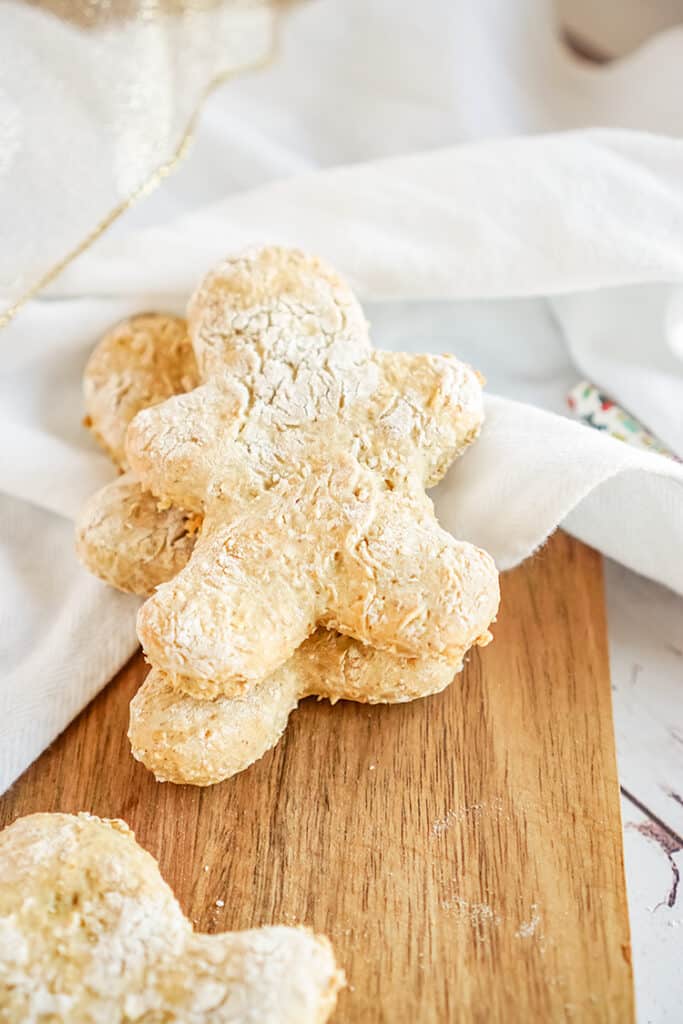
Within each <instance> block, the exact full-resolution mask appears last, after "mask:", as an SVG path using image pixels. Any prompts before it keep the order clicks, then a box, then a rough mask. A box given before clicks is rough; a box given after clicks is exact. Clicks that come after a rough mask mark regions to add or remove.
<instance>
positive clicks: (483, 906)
mask: <svg viewBox="0 0 683 1024" xmlns="http://www.w3.org/2000/svg"><path fill="white" fill-rule="evenodd" d="M441 909H442V910H445V911H446V912H447V913H450V914H454V915H455V916H456V917H458V918H460V919H461V920H466V921H467V922H468V923H469V924H471V925H472V927H473V928H476V929H477V930H478V931H479V933H480V938H482V939H483V938H484V934H483V933H484V929H485V928H486V927H487V926H498V925H499V924H500V914H497V913H496V912H495V910H494V909H493V907H490V906H489V904H488V903H470V901H469V900H465V899H463V898H462V897H461V896H452V897H451V898H450V899H447V900H442V901H441Z"/></svg>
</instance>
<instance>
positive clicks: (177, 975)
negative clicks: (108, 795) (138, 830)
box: [0, 814, 344, 1024]
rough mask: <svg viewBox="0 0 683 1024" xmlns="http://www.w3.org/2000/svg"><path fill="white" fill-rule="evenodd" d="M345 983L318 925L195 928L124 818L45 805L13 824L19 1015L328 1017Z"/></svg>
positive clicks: (11, 941)
mask: <svg viewBox="0 0 683 1024" xmlns="http://www.w3.org/2000/svg"><path fill="white" fill-rule="evenodd" d="M343 984H344V976H343V974H342V972H341V971H340V970H339V969H338V968H337V966H336V964H335V961H334V956H333V953H332V949H331V946H330V944H329V942H328V941H327V939H325V938H322V937H321V936H317V935H313V934H312V933H311V932H309V931H308V930H306V929H304V928H285V927H270V928H260V929H255V930H253V931H245V932H232V933H230V932H224V933H223V934H218V935H202V934H199V933H197V932H195V931H194V930H193V928H192V925H191V923H190V922H189V921H188V920H187V918H186V917H185V916H184V914H183V912H182V910H181V909H180V906H179V905H178V902H177V900H176V899H175V897H174V896H173V893H172V892H171V890H170V888H169V887H168V885H166V883H165V882H164V881H163V879H162V877H161V875H160V874H159V869H158V867H157V864H156V861H155V860H154V858H153V857H151V856H150V854H148V853H146V852H145V851H144V850H143V849H142V848H141V847H140V846H138V844H137V843H136V842H135V837H134V835H133V833H132V832H131V831H130V829H129V828H128V826H127V825H126V824H125V823H124V822H122V821H106V820H102V819H100V818H95V817H92V816H90V815H88V814H79V815H70V814H33V815H30V816H29V817H27V818H20V819H18V820H17V821H15V822H14V824H13V825H10V826H9V827H8V828H6V829H5V830H4V831H3V832H2V833H0V1019H2V1020H3V1021H7V1022H8V1024H38V1022H40V1021H48V1020H49V1021H63V1022H65V1024H66V1022H68V1024H91V1022H93V1021H102V1022H104V1021H106V1022H107V1024H117V1022H118V1024H127V1022H131V1024H132V1022H133V1021H138V1022H140V1024H142V1022H150V1024H152V1022H153V1021H158V1022H161V1021H164V1022H166V1024H209V1022H211V1024H220V1022H224V1024H238V1022H240V1024H249V1022H252V1021H253V1022H254V1024H255V1022H258V1024H322V1022H324V1021H326V1020H327V1019H328V1018H329V1016H330V1014H331V1013H332V1011H333V1009H334V1006H335V1003H336V999H337V992H338V991H339V989H340V988H341V987H342V985H343Z"/></svg>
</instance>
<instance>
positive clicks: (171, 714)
mask: <svg viewBox="0 0 683 1024" xmlns="http://www.w3.org/2000/svg"><path fill="white" fill-rule="evenodd" d="M461 667H462V661H461V660H460V661H458V662H457V663H455V664H451V663H448V662H444V661H439V660H436V659H427V658H401V657H396V656H394V655H391V654H387V653H386V652H384V651H378V650H375V649H374V648H371V647H365V646H364V645H363V644H361V643H359V642H358V641H357V640H352V639H351V638H350V637H347V636H340V635H339V634H337V633H330V632H328V631H327V630H324V629H320V630H317V631H316V632H315V633H314V634H313V636H311V637H310V638H309V639H308V640H307V641H306V642H305V643H304V644H302V645H301V647H300V648H299V649H298V650H297V651H296V652H295V653H294V655H293V656H292V657H291V658H290V660H289V661H288V662H287V664H286V665H284V666H283V667H282V668H280V669H278V671H277V672H275V673H273V675H271V676H269V678H268V679H265V680H263V681H262V682H260V683H256V684H255V685H254V686H251V687H249V688H248V689H246V690H245V691H244V693H243V694H241V695H240V696H238V697H217V698H216V699H215V700H196V699H194V698H193V697H189V696H187V694H184V693H181V692H180V691H179V690H177V689H176V688H175V687H174V686H173V685H172V683H171V682H170V680H169V679H168V677H167V676H165V675H164V673H163V672H160V671H158V670H157V669H153V670H152V671H151V672H150V674H149V675H148V676H147V679H146V680H145V681H144V683H143V684H142V686H141V687H140V689H139V690H138V692H137V694H136V696H135V697H134V698H133V701H132V703H131V707H130V728H129V731H128V737H129V739H130V742H131V747H132V750H133V755H134V756H135V757H136V758H137V760H138V761H141V762H142V763H143V764H144V765H145V766H146V767H147V768H149V769H150V771H152V772H154V774H155V775H156V777H157V779H159V780H160V781H166V782H177V783H188V784H190V785H195V786H210V785H212V784H213V783H216V782H222V781H223V780H224V779H228V778H230V777H231V776H232V775H236V774H237V773H238V772H241V771H244V769H245V768H248V767H249V765H251V764H253V762H254V761H256V760H258V758H260V757H261V756H262V755H263V754H265V753H266V752H267V751H268V750H270V749H271V748H272V747H274V746H275V744H276V743H277V742H278V741H279V739H280V737H281V735H282V733H283V732H284V729H285V727H286V725H287V719H288V717H289V714H290V712H291V711H292V710H293V709H294V708H295V707H296V705H297V702H298V700H299V698H300V697H305V696H320V697H327V698H329V700H331V701H332V702H333V703H334V702H336V701H338V700H353V701H360V702H362V703H368V704H376V703H380V702H386V703H403V702H405V701H410V700H414V699H415V698H417V697H425V696H427V695H428V694H431V693H438V692H439V691H440V690H443V689H444V687H446V686H448V684H449V683H450V682H451V680H452V679H453V677H454V675H455V673H456V672H458V671H459V670H460V668H461Z"/></svg>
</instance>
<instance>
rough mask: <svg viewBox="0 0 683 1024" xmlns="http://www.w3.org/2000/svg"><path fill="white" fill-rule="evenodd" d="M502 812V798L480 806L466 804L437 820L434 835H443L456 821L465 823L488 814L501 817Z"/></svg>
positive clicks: (483, 802) (485, 802)
mask: <svg viewBox="0 0 683 1024" xmlns="http://www.w3.org/2000/svg"><path fill="white" fill-rule="evenodd" d="M502 811H503V801H502V800H501V798H500V797H497V798H496V799H495V800H493V801H492V802H491V803H489V802H488V801H487V800H482V802H481V803H478V804H469V805H467V804H464V805H463V806H462V807H456V808H453V809H451V810H449V811H446V814H445V815H444V817H443V818H436V819H435V820H434V822H433V823H432V834H433V835H435V836H440V835H443V833H444V832H447V831H448V829H449V828H450V827H451V825H454V824H455V823H456V821H465V819H467V818H479V817H481V816H482V815H486V814H489V815H497V816H500V815H501V813H502Z"/></svg>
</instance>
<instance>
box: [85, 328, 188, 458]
mask: <svg viewBox="0 0 683 1024" xmlns="http://www.w3.org/2000/svg"><path fill="white" fill-rule="evenodd" d="M198 383H199V379H198V376H197V363H196V360H195V357H194V352H193V350H192V345H191V343H190V339H189V337H188V334H187V324H186V322H185V320H184V319H182V317H178V316H170V315H168V314H165V313H164V314H161V313H140V314H139V315H138V316H133V317H130V318H129V319H128V320H123V321H122V322H121V323H119V324H117V325H116V326H115V327H112V329H111V330H110V331H108V332H107V333H106V334H105V336H104V337H103V338H102V339H101V341H100V342H99V344H98V345H97V347H96V348H95V350H94V351H93V354H92V355H91V357H90V359H89V360H88V363H87V365H86V368H85V373H84V374H83V393H84V397H85V409H86V417H85V422H86V425H87V426H88V427H90V428H91V429H92V431H93V433H94V434H95V437H96V438H97V440H98V441H99V442H100V444H101V445H102V446H103V448H104V449H105V450H106V451H108V452H109V454H110V455H111V457H112V458H113V460H114V462H116V464H117V465H119V466H125V458H126V456H125V448H124V441H125V436H126V428H127V427H128V424H129V423H130V421H131V420H132V419H133V417H134V416H135V414H136V413H137V412H139V411H140V409H146V408H147V407H148V406H150V405H155V404H156V403H157V402H162V401H163V400H164V399H166V398H169V397H170V396H171V395H177V394H180V393H181V392H183V391H191V390H192V388H194V387H196V386H197V384H198Z"/></svg>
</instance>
